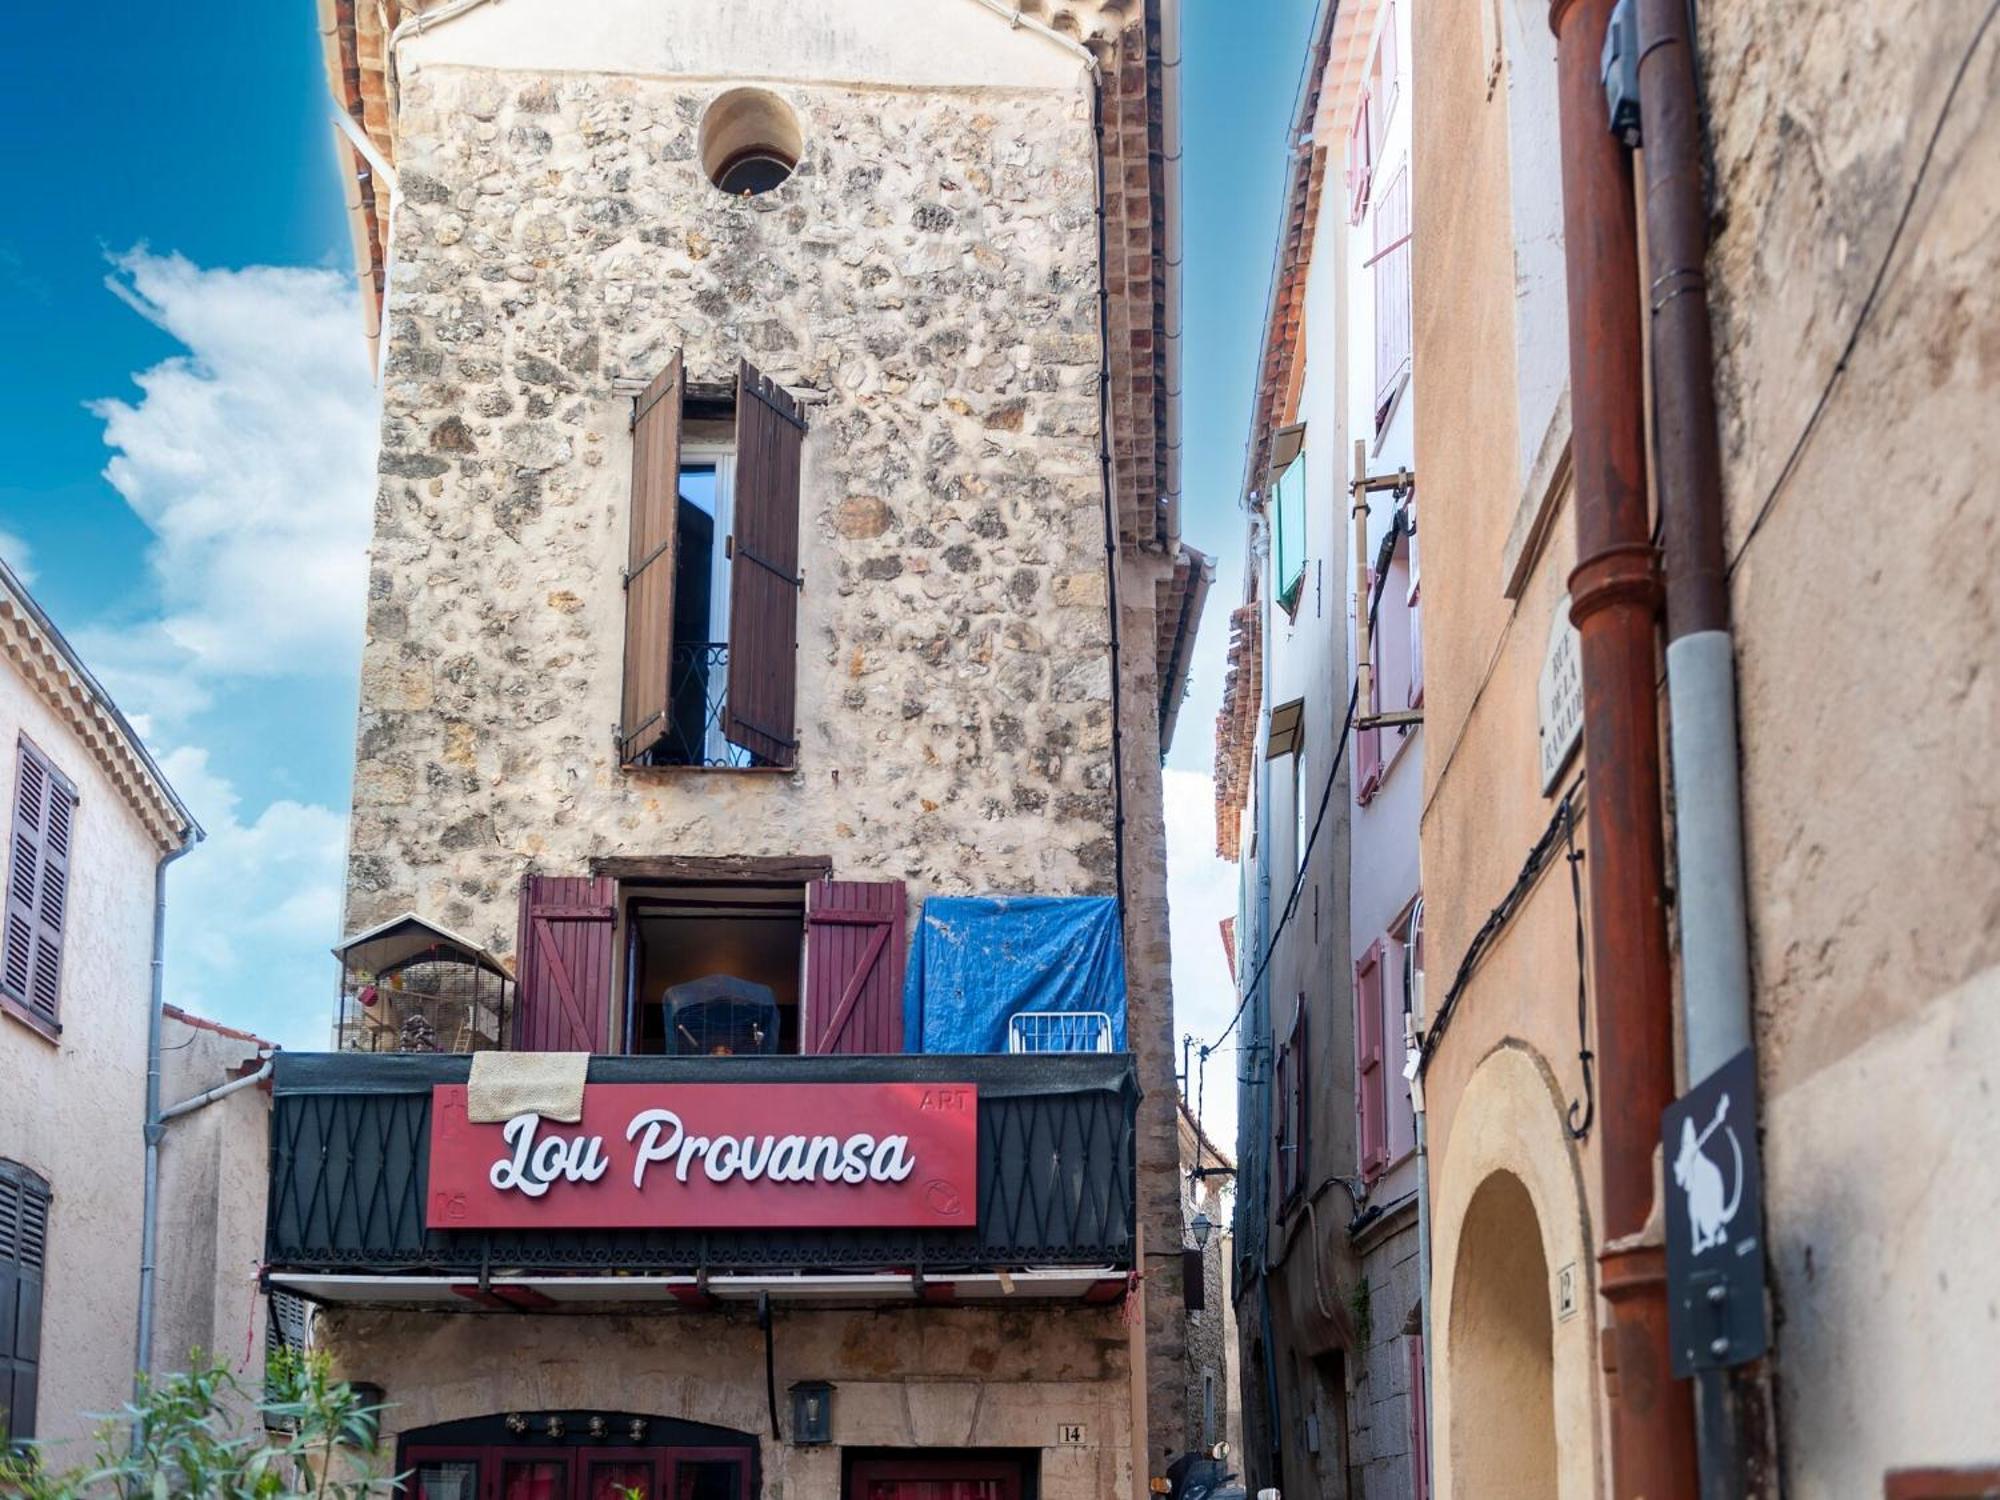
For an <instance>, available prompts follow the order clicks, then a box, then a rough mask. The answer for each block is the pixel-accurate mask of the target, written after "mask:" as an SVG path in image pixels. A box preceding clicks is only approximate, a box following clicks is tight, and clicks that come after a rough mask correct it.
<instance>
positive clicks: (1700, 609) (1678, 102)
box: [1639, 0, 1751, 1084]
mask: <svg viewBox="0 0 2000 1500" xmlns="http://www.w3.org/2000/svg"><path fill="white" fill-rule="evenodd" d="M1639 87H1640V91H1641V100H1642V108H1643V110H1644V121H1645V132H1646V249H1647V254H1648V258H1649V260H1650V261H1651V264H1650V265H1649V266H1648V268H1647V269H1648V272H1649V275H1650V279H1651V288H1652V298H1651V300H1652V308H1651V312H1652V329H1653V410H1654V426H1653V431H1654V445H1655V448H1656V449H1657V463H1658V465H1659V474H1658V477H1659V495H1660V513H1661V519H1662V520H1663V521H1664V522H1665V526H1664V530H1665V533H1666V554H1667V702H1668V704H1669V706H1670V707H1671V710H1672V715H1671V717H1672V724H1671V726H1670V730H1669V733H1670V736H1671V739H1670V742H1669V752H1670V754H1671V756H1672V760H1673V771H1674V788H1675V791H1676V797H1675V802H1674V830H1675V855H1676V863H1677V865H1678V868H1679V875H1680V878H1679V879H1678V880H1677V881H1676V882H1675V883H1674V891H1675V899H1676V911H1677V915H1678V918H1679V921H1680V934H1681V973H1682V988H1683V990H1684V992H1685V994H1686V1005H1687V1077H1688V1082H1689V1083H1691V1084H1693V1083H1699V1082H1701V1080H1702V1079H1704V1078H1706V1077H1708V1075H1709V1074H1711V1073H1713V1072H1714V1071H1715V1070H1716V1069H1717V1068H1718V1067H1720V1066H1721V1065H1722V1064H1723V1063H1725V1062H1727V1061H1729V1059H1730V1058H1732V1057H1734V1056H1735V1055H1736V1054H1737V1053H1739V1052H1741V1051H1742V1050H1743V1049H1744V1048H1745V1047H1747V1046H1749V1045H1750V1040H1751V1038H1750V938H1749V927H1748V923H1747V921H1746V919H1745V908H1746V902H1745V898H1744V887H1743V801H1742V789H1741V785H1740V776H1739V765H1740V762H1739V758H1738V752H1737V743H1736V670H1735V668H1736V662H1735V645H1734V642H1733V640H1732V638H1731V636H1730V629H1729V574H1728V563H1727V561H1726V559H1725V557H1724V555H1723V544H1722V459H1721V453H1720V445H1719V443H1718V440H1717V437H1716V430H1715V383H1714V371H1715V348H1714V341H1713V338H1712V336H1711V333H1710V328H1709V317H1708V283H1707V279H1706V277H1705V275H1704V267H1705V266H1706V264H1707V261H1708V222H1707V208H1706V205H1705V204H1704V202H1703V199H1702V156H1701V118H1700V112H1699V111H1700V106H1699V104H1698V102H1697V99H1696V94H1695V82H1694V38H1693V36H1692V35H1691V34H1690V28H1689V18H1688V9H1687V6H1686V4H1685V0H1639Z"/></svg>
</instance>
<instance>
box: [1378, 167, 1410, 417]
mask: <svg viewBox="0 0 2000 1500" xmlns="http://www.w3.org/2000/svg"><path fill="white" fill-rule="evenodd" d="M1370 264H1371V265H1372V267H1373V269H1374V281H1375V430H1376V431H1377V432H1380V431H1381V430H1382V428H1383V426H1384V425H1385V424H1386V423H1387V422H1388V420H1389V408H1390V406H1391V404H1392V403H1393V402H1394V400H1395V396H1396V391H1397V390H1398V388H1399V385H1400V382H1401V380H1402V378H1403V375H1404V374H1405V372H1406V371H1408V369H1409V367H1410V338H1411V330H1412V325H1411V312H1410V174H1409V172H1408V171H1407V170H1403V171H1399V172H1397V173H1396V175H1395V176H1394V177H1393V178H1391V179H1390V182H1389V185H1388V187H1387V188H1385V189H1384V190H1383V192H1382V194H1381V198H1380V201H1379V202H1378V203H1377V204H1376V208H1375V251H1374V255H1373V257H1372V259H1371V261H1370Z"/></svg>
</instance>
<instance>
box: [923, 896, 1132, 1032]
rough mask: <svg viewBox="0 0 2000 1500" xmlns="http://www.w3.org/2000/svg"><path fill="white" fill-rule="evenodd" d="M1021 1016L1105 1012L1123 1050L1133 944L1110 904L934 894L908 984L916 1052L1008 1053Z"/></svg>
mask: <svg viewBox="0 0 2000 1500" xmlns="http://www.w3.org/2000/svg"><path fill="white" fill-rule="evenodd" d="M1022 1011H1030V1012H1036V1013H1047V1012H1051V1011H1063V1012H1073V1011H1103V1012H1105V1013H1106V1014H1107V1015H1109V1016H1110V1018H1111V1047H1112V1050H1113V1051H1115V1052H1123V1051H1124V1050H1125V945H1124V942H1123V940H1122V938H1121V936H1120V933H1119V925H1118V903H1117V902H1116V901H1115V900H1113V899H1112V898H1111V897H1109V896H928V897H926V898H925V899H924V909H923V915H922V917H921V918H919V919H918V922H917V934H916V938H915V940H914V941H913V942H912V943H911V945H910V968H909V972H908V974H907V975H906V976H905V978H904V983H903V1045H904V1048H905V1050H906V1051H910V1052H1005V1051H1006V1050H1007V1021H1008V1017H1010V1016H1013V1015H1016V1014H1018V1013H1020V1012H1022Z"/></svg>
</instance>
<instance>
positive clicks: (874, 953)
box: [799, 880, 906, 1053]
mask: <svg viewBox="0 0 2000 1500" xmlns="http://www.w3.org/2000/svg"><path fill="white" fill-rule="evenodd" d="M905 947H906V940H905V938H904V934H903V882H902V881H900V880H816V881H814V882H813V883H812V884H811V885H809V886H807V887H806V967H805V985H804V987H803V990H802V992H801V993H802V994H803V996H804V1001H803V1006H802V1009H801V1011H800V1014H799V1039H800V1040H799V1050H800V1051H802V1052H812V1053H824V1052H901V1051H902V1050H903V966H904V953H905Z"/></svg>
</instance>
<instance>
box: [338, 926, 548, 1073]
mask: <svg viewBox="0 0 2000 1500" xmlns="http://www.w3.org/2000/svg"><path fill="white" fill-rule="evenodd" d="M333 953H334V957H336V958H338V959H339V960H340V1011H339V1016H338V1019H337V1021H336V1023H335V1036H334V1045H335V1046H336V1047H337V1048H339V1049H340V1050H341V1051H343V1052H492V1051H499V1050H502V1049H504V1048H506V1046H507V1045H508V1041H509V1037H510V1035H511V1024H512V1021H513V1014H514V976H513V975H512V974H510V973H508V972H507V968H506V966H505V965H504V964H502V963H501V962H500V960H499V959H498V958H496V957H495V956H494V955H493V954H492V953H490V952H488V951H487V950H486V949H485V948H482V947H480V946H479V944H477V943H475V942H473V941H472V940H471V939H469V938H464V937H460V936H459V935H458V934H457V933H455V932H452V931H450V930H449V929H448V928H444V927H440V926H438V925H437V924H436V923H435V922H429V921H426V920H425V919H424V918H422V917H419V916H418V915H416V914H415V913H414V912H405V913H404V914H403V915H402V916H400V917H396V918H393V919H392V920H390V921H387V922H383V923H380V924H378V925H377V926H374V927H370V928H368V929H367V930H366V931H364V932H357V933H355V934H353V935H352V936H351V937H347V938H343V939H342V940H341V942H340V944H339V946H338V947H336V948H335V949H334V950H333Z"/></svg>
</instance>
